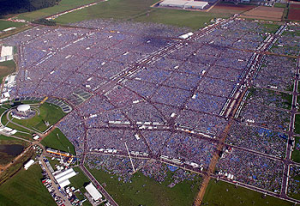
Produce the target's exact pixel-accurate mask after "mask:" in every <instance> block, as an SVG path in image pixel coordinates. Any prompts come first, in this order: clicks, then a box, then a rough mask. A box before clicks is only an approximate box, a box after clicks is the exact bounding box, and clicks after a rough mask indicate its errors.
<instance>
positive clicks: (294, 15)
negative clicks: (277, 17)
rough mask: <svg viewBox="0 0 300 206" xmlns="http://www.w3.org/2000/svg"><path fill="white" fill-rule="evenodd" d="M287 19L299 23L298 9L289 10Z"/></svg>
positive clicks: (299, 14)
mask: <svg viewBox="0 0 300 206" xmlns="http://www.w3.org/2000/svg"><path fill="white" fill-rule="evenodd" d="M288 19H289V20H297V21H300V9H290V10H289V16H288Z"/></svg>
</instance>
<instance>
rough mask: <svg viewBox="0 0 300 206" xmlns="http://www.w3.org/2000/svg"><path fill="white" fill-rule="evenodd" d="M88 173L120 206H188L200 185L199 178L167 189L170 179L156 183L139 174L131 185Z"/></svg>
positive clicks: (110, 176) (94, 170) (103, 173)
mask: <svg viewBox="0 0 300 206" xmlns="http://www.w3.org/2000/svg"><path fill="white" fill-rule="evenodd" d="M90 172H91V173H92V174H93V175H94V177H95V178H96V179H97V180H98V181H99V182H100V184H103V183H106V185H107V186H106V187H105V189H106V190H107V191H108V193H109V194H111V195H112V197H113V198H114V199H115V200H116V201H117V202H119V203H122V206H129V205H156V206H160V205H161V206H173V205H180V206H185V205H186V206H190V205H192V203H193V200H194V198H195V196H196V194H197V192H198V188H199V186H200V184H201V178H200V177H199V178H198V179H197V180H195V181H186V180H185V181H184V182H181V183H178V184H177V185H176V186H175V187H173V188H169V187H168V186H167V185H168V184H169V183H170V179H167V180H165V181H164V182H162V183H158V182H156V181H155V180H154V179H152V178H151V179H150V178H149V177H145V176H144V175H143V174H141V173H139V172H138V173H135V174H134V175H133V177H132V179H131V183H123V182H122V181H118V177H117V176H114V175H110V174H108V173H106V172H104V171H102V170H96V169H92V170H90ZM169 177H170V174H169ZM154 191H155V192H154Z"/></svg>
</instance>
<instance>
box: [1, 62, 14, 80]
mask: <svg viewBox="0 0 300 206" xmlns="http://www.w3.org/2000/svg"><path fill="white" fill-rule="evenodd" d="M14 71H16V64H15V62H14V61H13V60H10V61H5V62H0V81H1V83H2V78H3V77H5V76H7V75H9V74H11V73H13V72H14Z"/></svg>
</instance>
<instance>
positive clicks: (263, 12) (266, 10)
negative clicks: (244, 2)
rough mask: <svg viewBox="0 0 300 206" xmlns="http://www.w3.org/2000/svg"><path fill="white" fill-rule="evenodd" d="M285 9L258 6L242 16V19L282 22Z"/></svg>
mask: <svg viewBox="0 0 300 206" xmlns="http://www.w3.org/2000/svg"><path fill="white" fill-rule="evenodd" d="M283 11H284V8H275V7H264V6H258V7H256V8H254V9H251V10H250V11H247V12H245V13H243V14H242V15H241V17H242V18H250V19H263V20H271V21H281V17H282V15H283Z"/></svg>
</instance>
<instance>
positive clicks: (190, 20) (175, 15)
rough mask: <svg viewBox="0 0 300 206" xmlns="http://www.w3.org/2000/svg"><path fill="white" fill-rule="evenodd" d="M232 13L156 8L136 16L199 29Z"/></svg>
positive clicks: (147, 20)
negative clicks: (147, 13) (212, 20)
mask: <svg viewBox="0 0 300 206" xmlns="http://www.w3.org/2000/svg"><path fill="white" fill-rule="evenodd" d="M229 16H230V14H220V13H211V12H199V11H184V10H172V9H161V8H157V9H154V10H153V11H152V12H151V13H149V15H146V14H145V15H141V16H140V17H137V18H135V20H136V21H140V22H154V23H162V24H170V25H174V26H179V27H189V28H191V29H194V30H196V29H199V28H202V27H205V26H206V24H207V25H208V24H210V20H211V19H214V18H220V17H221V18H228V17H229Z"/></svg>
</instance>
